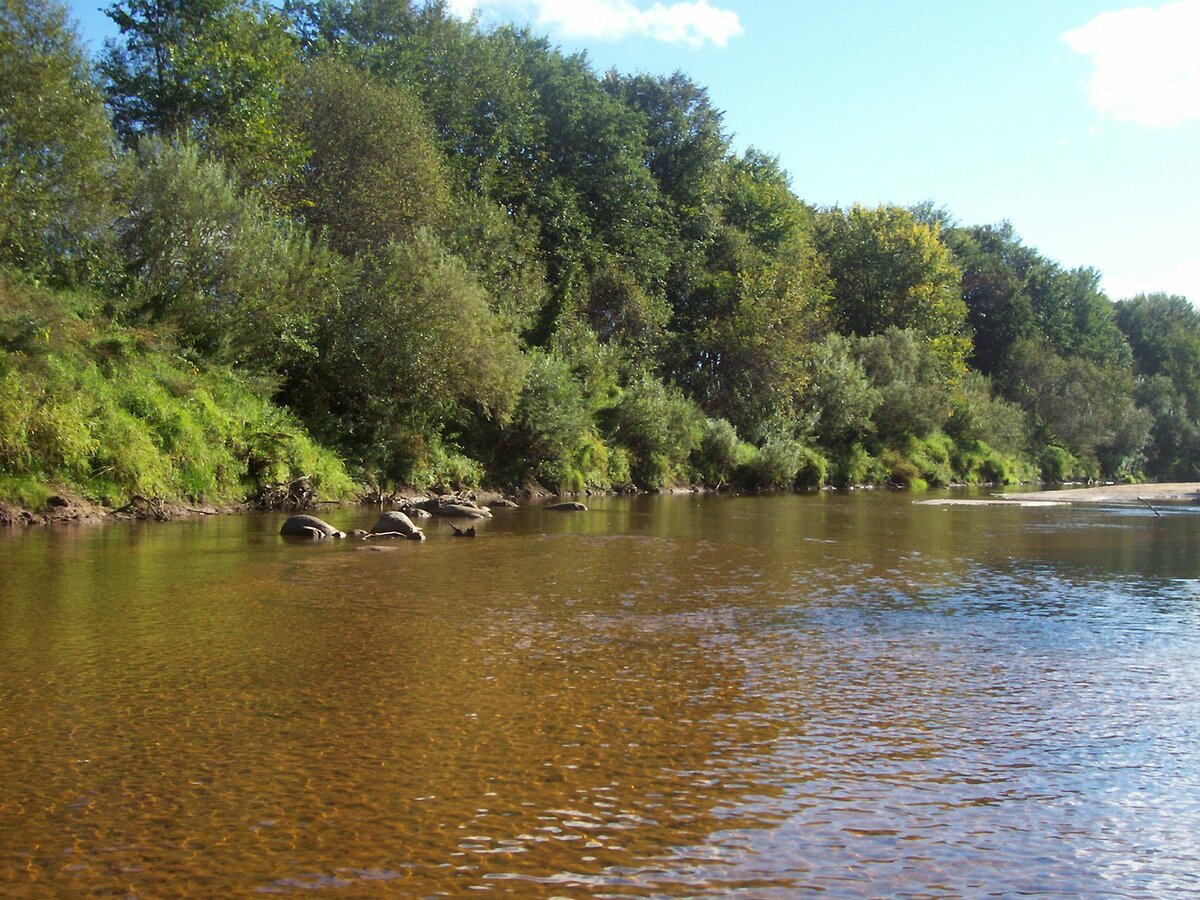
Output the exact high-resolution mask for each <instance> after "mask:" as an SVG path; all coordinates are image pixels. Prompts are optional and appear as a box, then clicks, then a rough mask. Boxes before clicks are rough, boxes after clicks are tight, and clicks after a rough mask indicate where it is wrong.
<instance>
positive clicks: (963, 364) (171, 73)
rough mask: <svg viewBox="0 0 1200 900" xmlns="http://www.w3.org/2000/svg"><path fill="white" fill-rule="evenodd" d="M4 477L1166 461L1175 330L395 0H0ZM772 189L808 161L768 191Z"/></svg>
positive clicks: (1076, 278) (921, 471) (706, 121)
mask: <svg viewBox="0 0 1200 900" xmlns="http://www.w3.org/2000/svg"><path fill="white" fill-rule="evenodd" d="M0 3H2V5H0V301H2V304H3V305H2V306H0V380H2V381H3V382H4V383H5V384H4V390H3V391H2V394H3V396H0V493H7V494H9V495H14V494H17V495H20V494H21V492H22V491H25V492H26V493H28V492H29V491H31V490H33V488H31V487H30V485H45V484H49V483H61V484H65V485H67V486H70V487H73V488H75V489H77V490H80V491H82V492H83V493H85V494H88V495H89V496H92V497H99V498H101V499H115V498H117V497H119V495H121V494H122V493H125V494H129V493H135V492H137V493H143V494H146V493H151V494H156V495H170V496H175V497H181V498H182V497H196V498H200V497H210V498H211V497H214V496H232V495H238V494H242V495H246V494H248V493H252V492H253V491H254V490H256V489H259V488H261V486H262V484H263V483H264V482H265V481H269V480H271V479H275V480H279V479H285V478H291V477H298V476H299V475H301V474H303V475H306V476H307V477H309V478H311V479H314V480H315V481H317V482H320V484H321V486H322V488H323V489H324V490H325V492H326V493H327V494H330V493H331V494H337V493H343V492H345V491H346V490H348V489H349V485H351V484H353V483H355V482H357V483H359V484H363V483H373V484H375V485H379V486H383V485H389V484H394V483H400V484H408V485H414V486H432V485H447V486H449V485H470V484H478V483H480V482H488V483H491V484H496V485H503V486H520V485H522V484H524V483H528V482H538V483H540V484H542V485H544V486H546V487H550V488H553V489H557V490H562V491H582V490H589V489H613V488H625V487H639V488H645V489H659V488H665V487H669V486H671V485H673V484H680V483H703V484H706V485H710V486H724V485H734V486H739V487H746V488H757V487H761V488H790V487H801V488H803V487H815V486H819V485H825V484H834V485H851V484H871V483H875V484H885V483H886V484H894V485H909V486H916V487H919V486H922V485H925V484H946V483H950V482H992V483H1011V482H1015V481H1024V480H1032V479H1035V478H1039V477H1040V478H1043V479H1046V480H1051V481H1061V480H1069V479H1094V478H1101V477H1103V478H1128V479H1132V478H1140V477H1149V478H1161V479H1181V480H1182V479H1200V315H1198V314H1197V312H1196V310H1195V309H1194V308H1193V307H1192V305H1191V304H1190V303H1189V302H1188V301H1187V300H1186V299H1185V298H1183V297H1176V296H1165V295H1161V294H1153V295H1143V296H1137V297H1133V298H1128V299H1122V300H1120V301H1119V302H1113V301H1112V300H1110V299H1109V298H1108V297H1106V296H1105V295H1104V293H1103V292H1102V291H1101V290H1100V286H1099V275H1098V273H1097V272H1096V271H1095V270H1093V269H1089V268H1080V269H1073V270H1068V269H1065V268H1063V267H1062V266H1060V265H1059V264H1057V263H1055V262H1054V261H1052V260H1049V259H1047V258H1045V257H1044V256H1042V255H1041V254H1040V253H1038V251H1037V250H1036V249H1034V248H1032V247H1029V246H1027V245H1025V244H1024V243H1023V242H1022V241H1021V239H1020V238H1019V237H1018V235H1017V234H1016V233H1015V231H1014V230H1013V229H1012V227H1011V226H1010V225H1008V224H1007V223H1001V224H998V225H982V226H967V225H963V224H960V223H957V222H955V221H953V220H952V219H951V217H950V216H949V214H948V213H947V212H946V211H945V210H944V209H941V208H939V207H937V206H936V205H935V204H933V203H925V204H921V205H919V206H917V207H913V208H901V207H896V206H881V207H877V208H866V207H860V206H855V207H853V208H849V209H842V208H816V207H814V206H812V205H811V204H808V203H805V202H804V201H803V200H802V199H801V197H800V196H798V194H797V193H796V191H795V190H794V189H793V186H792V183H791V180H790V179H789V177H788V174H787V173H786V172H785V171H784V170H783V169H782V167H781V165H780V163H779V160H778V159H777V158H776V157H774V156H772V155H770V154H769V153H766V152H763V151H760V150H757V149H749V150H745V151H741V152H738V151H736V150H734V149H733V141H732V138H731V135H730V134H729V133H728V132H727V131H726V130H725V128H724V125H723V116H722V113H721V111H720V110H719V109H717V108H715V107H714V106H713V105H712V103H711V102H710V99H709V97H708V93H707V91H706V90H705V88H704V87H703V86H701V85H698V84H696V83H695V82H694V81H693V80H691V79H690V78H689V77H688V76H686V75H685V74H683V73H679V72H676V73H673V74H671V75H650V74H635V75H624V74H620V73H617V72H613V71H610V72H606V73H603V74H598V73H597V72H595V71H594V70H593V69H592V67H591V65H590V64H589V62H588V60H587V59H586V57H584V56H582V55H566V54H564V53H563V52H561V51H560V50H559V49H557V48H556V47H554V46H552V45H551V44H550V43H549V42H548V41H547V39H545V38H544V37H541V36H538V35H535V34H533V33H531V32H530V31H529V30H528V29H522V28H514V27H500V28H494V29H490V30H487V29H483V28H481V27H480V26H479V24H478V23H477V22H475V21H462V20H460V19H457V18H455V17H454V16H452V15H450V14H449V12H448V10H447V8H446V6H445V4H444V3H442V2H438V0H433V2H427V3H425V4H424V5H418V4H414V3H412V2H409V0H288V2H286V3H284V4H283V6H282V7H278V8H277V7H275V6H271V5H269V4H266V3H261V2H256V0H118V2H116V3H114V4H113V6H111V7H110V8H109V10H108V15H109V16H110V17H111V18H112V20H113V22H114V23H115V24H116V26H117V28H118V29H119V32H120V36H119V38H117V39H115V40H113V41H110V42H108V43H107V44H106V46H105V47H104V49H103V51H102V52H100V53H99V54H98V57H97V58H96V59H95V60H89V59H88V58H87V57H86V55H85V53H84V52H83V50H82V48H81V45H80V43H79V41H78V38H77V36H76V35H75V33H74V31H73V29H72V26H71V25H70V23H69V21H68V20H67V17H66V13H65V11H64V9H63V8H62V7H61V6H60V5H59V4H58V3H57V2H55V0H0ZM797 174H798V176H799V177H800V178H801V179H802V178H803V173H797Z"/></svg>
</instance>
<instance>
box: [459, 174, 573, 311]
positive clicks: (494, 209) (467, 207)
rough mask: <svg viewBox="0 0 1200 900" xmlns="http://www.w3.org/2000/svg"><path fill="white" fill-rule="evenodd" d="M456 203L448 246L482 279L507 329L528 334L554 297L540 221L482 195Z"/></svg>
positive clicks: (494, 308)
mask: <svg viewBox="0 0 1200 900" xmlns="http://www.w3.org/2000/svg"><path fill="white" fill-rule="evenodd" d="M457 200H458V202H457V204H456V205H455V209H454V214H453V219H454V224H453V227H452V230H451V234H450V236H449V237H448V239H447V240H448V243H449V246H450V248H451V249H452V250H453V251H454V252H455V253H456V254H457V255H458V256H459V257H461V258H462V259H463V261H464V262H465V263H466V265H467V267H468V268H469V269H470V270H471V272H472V273H473V274H474V275H475V277H476V278H477V279H479V283H480V284H481V285H482V286H483V287H484V288H485V289H486V290H487V292H488V295H489V297H490V298H491V305H492V310H493V311H494V312H495V313H496V315H498V316H499V317H500V318H501V319H502V320H503V321H504V322H505V323H506V325H507V326H508V327H509V329H510V330H512V331H515V332H517V333H518V334H527V333H529V332H530V331H531V330H532V329H533V328H534V326H535V325H536V323H537V322H538V321H539V319H540V318H541V316H542V314H543V312H544V311H545V308H546V306H547V304H548V303H549V299H550V286H549V284H548V282H547V277H546V264H545V263H544V262H543V261H542V253H541V250H540V249H539V247H538V241H539V237H540V236H539V226H538V223H537V222H536V221H534V220H533V219H531V218H530V217H529V216H526V215H522V214H517V213H509V212H508V211H507V210H506V209H504V208H503V207H502V206H500V205H499V204H496V203H492V202H491V201H488V200H485V199H484V198H482V197H478V196H467V197H459V198H457Z"/></svg>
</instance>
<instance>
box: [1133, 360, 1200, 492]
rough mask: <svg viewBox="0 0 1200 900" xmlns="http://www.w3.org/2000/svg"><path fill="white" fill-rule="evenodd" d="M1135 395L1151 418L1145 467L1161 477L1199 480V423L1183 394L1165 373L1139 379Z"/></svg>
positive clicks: (1170, 479)
mask: <svg viewBox="0 0 1200 900" xmlns="http://www.w3.org/2000/svg"><path fill="white" fill-rule="evenodd" d="M1135 396H1136V398H1137V402H1138V404H1139V405H1140V406H1141V407H1142V408H1143V409H1145V410H1146V411H1147V412H1148V413H1149V414H1150V415H1151V416H1152V417H1153V425H1152V426H1151V429H1150V441H1149V443H1148V444H1147V446H1146V448H1145V452H1146V469H1147V470H1148V471H1150V472H1152V473H1154V474H1155V475H1156V476H1157V477H1158V478H1162V479H1164V480H1169V481H1197V480H1200V425H1198V424H1197V422H1196V420H1195V418H1193V416H1192V414H1191V408H1190V404H1189V403H1188V398H1187V396H1186V395H1185V394H1184V393H1182V392H1181V391H1179V390H1178V389H1177V388H1176V386H1175V383H1174V382H1173V381H1172V379H1170V378H1168V377H1166V376H1165V375H1155V376H1153V377H1151V378H1148V379H1145V380H1143V381H1142V383H1141V384H1139V385H1138V387H1137V390H1136V393H1135Z"/></svg>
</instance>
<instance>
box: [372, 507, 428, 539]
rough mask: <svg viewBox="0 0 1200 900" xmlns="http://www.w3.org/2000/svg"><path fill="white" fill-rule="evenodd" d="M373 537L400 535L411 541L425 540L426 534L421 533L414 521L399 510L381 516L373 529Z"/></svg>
mask: <svg viewBox="0 0 1200 900" xmlns="http://www.w3.org/2000/svg"><path fill="white" fill-rule="evenodd" d="M371 534H372V535H380V536H383V535H398V536H401V537H406V538H408V539H409V540H410V541H423V540H425V533H424V532H423V531H421V529H420V528H418V527H417V526H416V525H415V524H413V520H412V519H410V518H409V517H408V516H407V515H405V514H404V513H402V512H400V511H399V510H396V509H393V510H389V511H388V512H385V513H383V514H382V515H380V517H379V520H378V521H377V522H376V523H375V524H374V526H372V528H371Z"/></svg>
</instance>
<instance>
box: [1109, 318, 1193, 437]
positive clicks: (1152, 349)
mask: <svg viewBox="0 0 1200 900" xmlns="http://www.w3.org/2000/svg"><path fill="white" fill-rule="evenodd" d="M1116 323H1117V325H1118V326H1119V327H1120V329H1121V331H1122V333H1123V334H1124V335H1125V337H1126V339H1127V340H1128V341H1129V346H1130V349H1131V351H1132V353H1133V362H1134V367H1135V371H1136V373H1137V374H1138V375H1139V376H1141V377H1142V378H1143V379H1146V380H1149V379H1151V378H1154V377H1155V376H1159V375H1161V376H1163V377H1165V378H1168V379H1169V380H1170V382H1171V384H1172V386H1173V387H1174V389H1175V391H1177V392H1178V393H1179V394H1180V395H1181V396H1182V397H1183V398H1184V400H1185V401H1186V403H1187V412H1188V414H1189V415H1190V416H1191V417H1192V418H1193V419H1198V420H1200V312H1198V311H1197V310H1196V307H1194V306H1192V304H1191V303H1189V302H1188V300H1187V299H1186V298H1184V297H1178V296H1170V295H1167V294H1140V295H1138V296H1136V297H1133V298H1131V299H1129V300H1122V301H1121V302H1120V303H1118V304H1117V306H1116Z"/></svg>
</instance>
